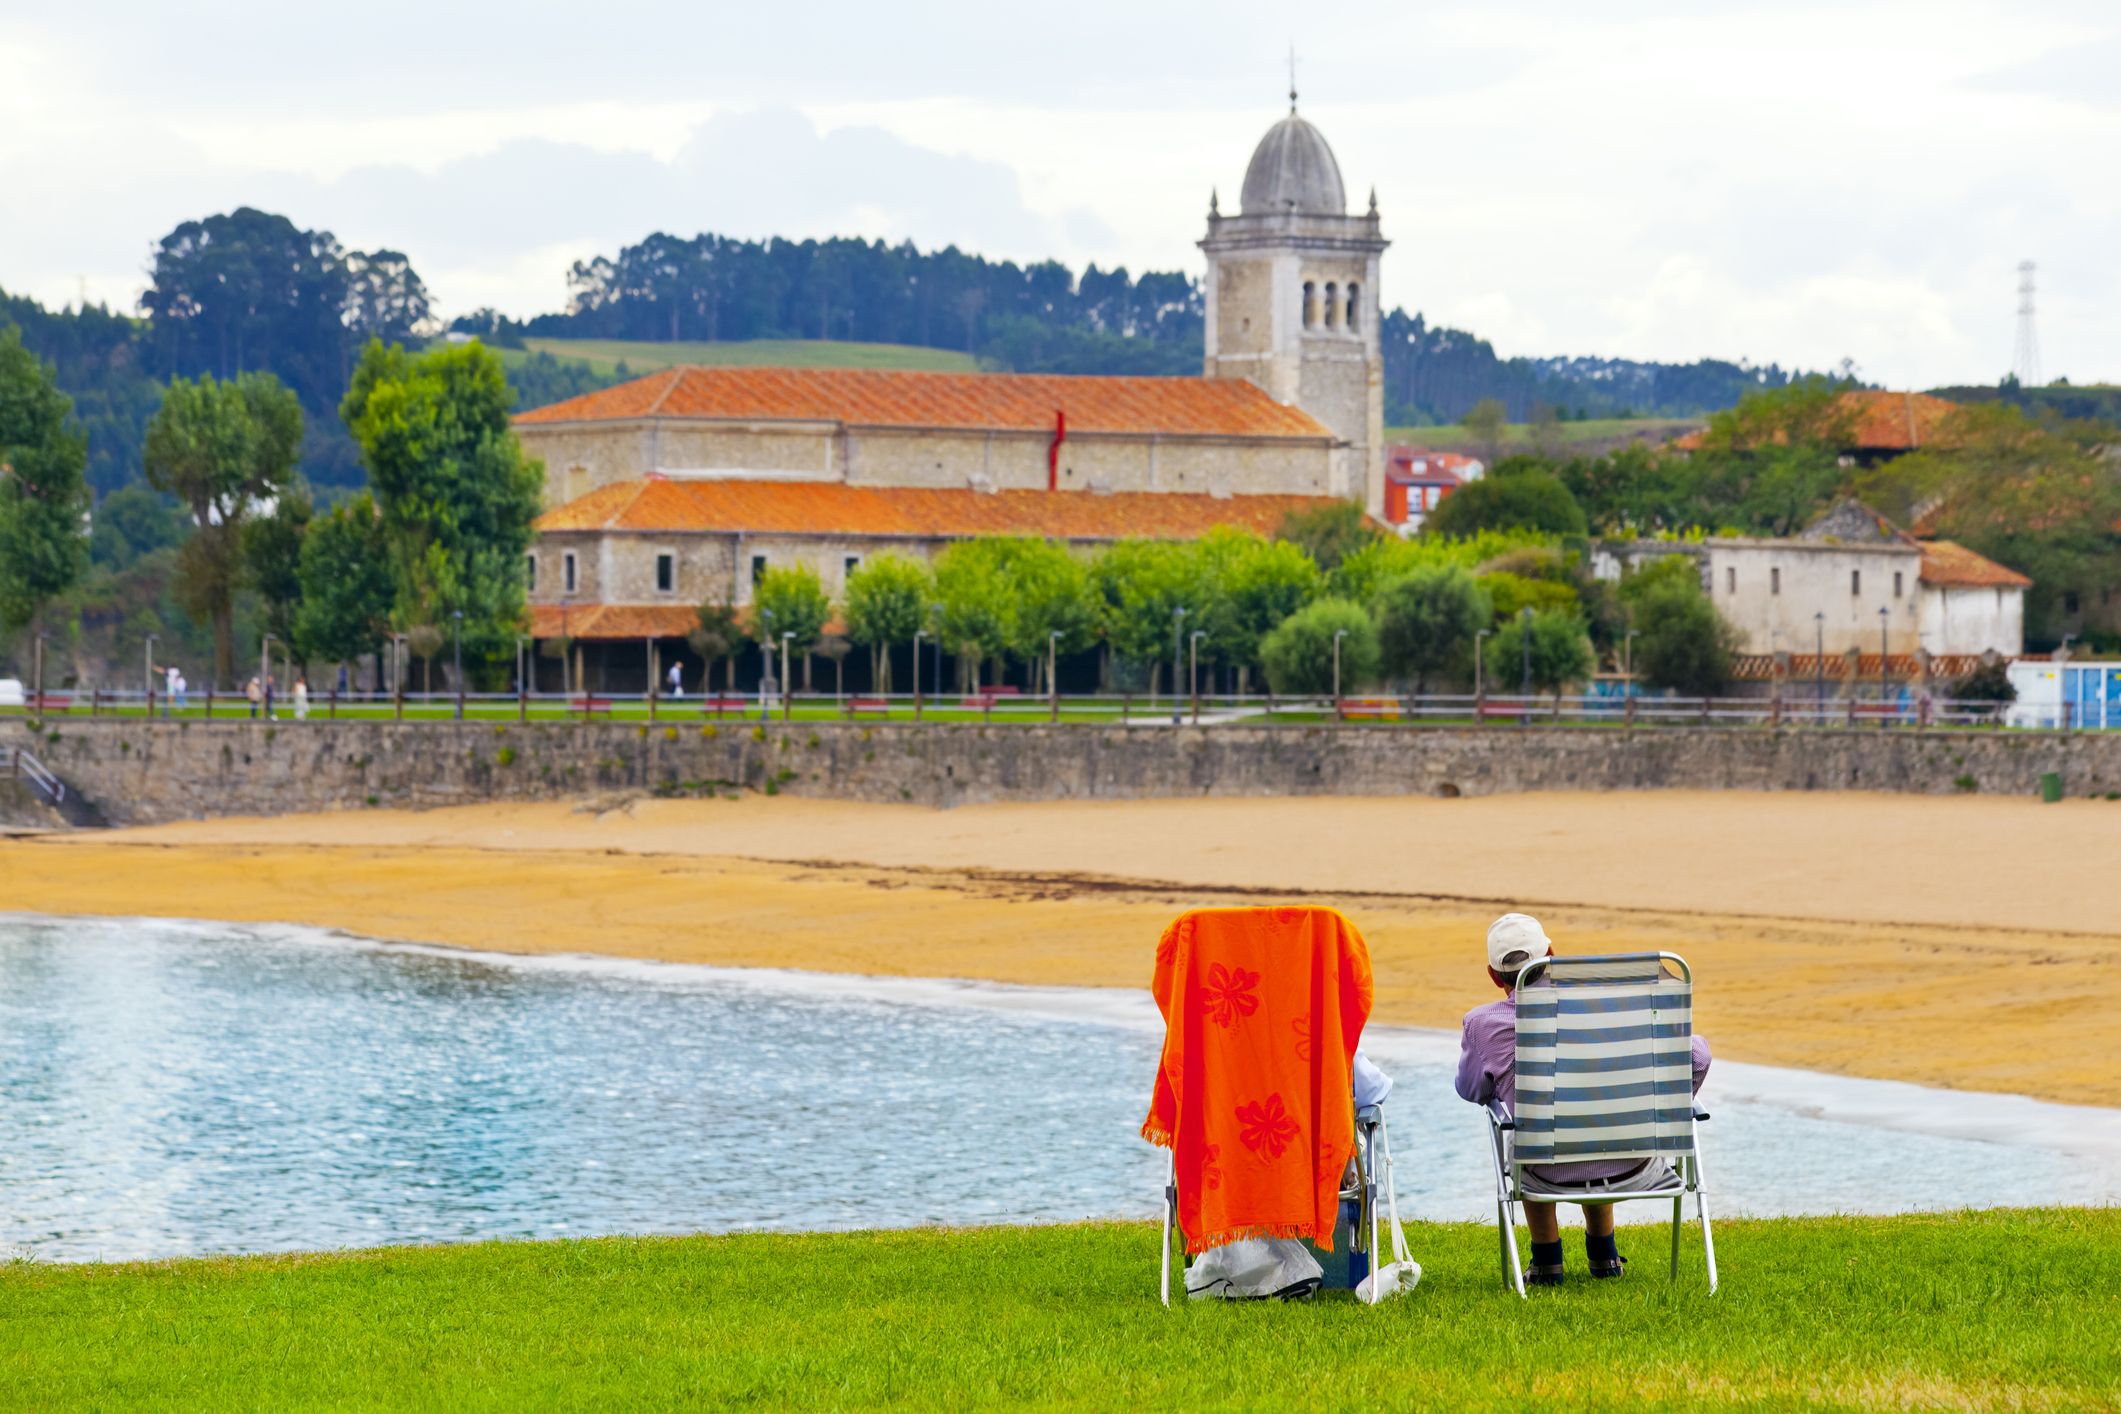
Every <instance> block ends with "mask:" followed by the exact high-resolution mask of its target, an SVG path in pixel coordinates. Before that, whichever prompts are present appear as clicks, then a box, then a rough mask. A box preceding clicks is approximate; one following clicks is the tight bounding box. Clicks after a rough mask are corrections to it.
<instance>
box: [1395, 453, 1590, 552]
mask: <svg viewBox="0 0 2121 1414" xmlns="http://www.w3.org/2000/svg"><path fill="white" fill-rule="evenodd" d="M1588 524H1589V523H1588V522H1587V521H1586V520H1585V518H1584V514H1583V507H1581V506H1579V505H1577V504H1576V498H1575V497H1574V496H1571V495H1570V494H1569V488H1568V487H1566V486H1564V485H1563V484H1562V482H1561V478H1560V477H1558V476H1556V475H1555V474H1554V473H1553V472H1551V471H1545V470H1532V469H1526V470H1521V471H1517V472H1515V473H1514V474H1503V473H1499V472H1498V473H1496V474H1493V475H1489V476H1483V477H1482V478H1481V479H1480V480H1478V481H1474V482H1470V483H1468V484H1466V485H1464V486H1461V487H1459V488H1458V489H1457V490H1456V491H1453V492H1452V493H1451V494H1450V495H1448V496H1446V497H1444V498H1443V502H1442V504H1440V505H1438V506H1437V507H1436V509H1435V510H1433V511H1430V512H1429V514H1428V518H1427V519H1426V520H1424V521H1423V522H1422V527H1421V531H1422V536H1423V538H1425V539H1426V538H1427V537H1429V536H1438V537H1442V538H1444V539H1463V538H1465V537H1467V536H1471V535H1477V534H1479V533H1480V532H1481V531H1484V530H1533V531H1538V532H1541V533H1542V534H1546V535H1582V534H1583V533H1584V532H1585V530H1586V529H1587V528H1588Z"/></svg>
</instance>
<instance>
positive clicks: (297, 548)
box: [243, 482, 315, 661]
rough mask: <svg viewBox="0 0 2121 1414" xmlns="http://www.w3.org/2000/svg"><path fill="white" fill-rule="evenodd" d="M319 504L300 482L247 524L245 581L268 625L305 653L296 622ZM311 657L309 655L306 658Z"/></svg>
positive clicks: (267, 627) (275, 635) (268, 630)
mask: <svg viewBox="0 0 2121 1414" xmlns="http://www.w3.org/2000/svg"><path fill="white" fill-rule="evenodd" d="M314 514H315V507H314V505H313V504H312V503H311V501H310V499H309V492H308V490H307V489H306V488H304V487H303V486H302V485H301V483H300V482H296V483H295V484H294V485H291V486H289V487H288V488H287V490H285V491H283V492H281V493H280V497H279V499H278V500H277V501H276V502H274V504H273V509H272V514H270V515H265V516H258V517H256V518H254V519H252V520H250V521H249V522H248V523H246V524H245V525H244V527H243V583H244V585H245V586H246V587H248V588H249V589H251V590H253V591H254V592H255V593H256V594H257V596H258V601H259V603H260V604H261V605H262V606H263V607H264V610H265V631H266V632H267V633H270V634H271V635H273V636H274V637H275V638H277V639H279V640H280V642H282V643H284V644H286V645H288V648H289V650H290V651H291V652H294V653H296V654H297V655H301V654H302V648H301V644H300V642H299V637H298V635H297V634H296V632H295V622H296V619H297V617H298V615H299V614H300V612H301V607H302V539H303V535H304V532H306V531H307V530H308V529H309V523H310V519H311V517H312V516H313V515H314ZM305 661H306V660H305Z"/></svg>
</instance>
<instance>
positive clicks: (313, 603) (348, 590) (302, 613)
mask: <svg viewBox="0 0 2121 1414" xmlns="http://www.w3.org/2000/svg"><path fill="white" fill-rule="evenodd" d="M295 574H296V579H297V581H298V582H299V586H300V590H301V593H300V596H299V599H298V602H297V607H296V609H295V618H294V641H295V642H296V643H297V644H299V645H300V647H301V652H302V655H303V657H304V658H305V659H308V658H315V659H318V660H320V661H322V662H327V663H350V662H352V661H354V660H355V659H357V658H359V657H361V655H363V654H364V653H369V652H373V651H375V650H376V649H377V648H379V647H380V646H381V645H382V643H383V641H384V639H385V638H386V637H387V636H388V634H389V633H390V610H391V605H392V603H393V601H394V598H395V592H396V586H395V584H394V583H393V581H392V579H391V574H390V555H389V551H388V547H387V546H386V545H385V543H384V539H383V523H382V517H381V516H380V515H379V514H378V513H377V511H376V503H375V501H374V499H373V498H371V497H370V496H369V494H368V493H367V492H365V491H364V492H362V493H361V494H360V495H358V496H356V497H354V498H353V499H352V500H350V501H346V502H344V503H342V504H340V505H338V506H334V507H333V508H332V510H331V513H330V514H329V515H324V516H319V517H317V518H316V519H314V520H312V521H310V523H309V529H308V531H307V533H305V534H304V535H303V536H302V542H301V550H300V552H299V553H298V555H297V557H296V564H295Z"/></svg>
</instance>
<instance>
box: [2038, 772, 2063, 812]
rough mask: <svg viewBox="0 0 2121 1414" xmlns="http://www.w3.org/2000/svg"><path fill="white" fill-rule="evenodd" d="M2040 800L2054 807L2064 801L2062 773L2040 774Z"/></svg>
mask: <svg viewBox="0 0 2121 1414" xmlns="http://www.w3.org/2000/svg"><path fill="white" fill-rule="evenodd" d="M2040 799H2042V800H2043V801H2045V802H2047V803H2048V804H2049V805H2053V804H2054V803H2055V802H2056V801H2058V800H2060V799H2062V773H2061V772H2060V771H2043V772H2041V774H2040Z"/></svg>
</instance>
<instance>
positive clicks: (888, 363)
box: [501, 339, 978, 374]
mask: <svg viewBox="0 0 2121 1414" xmlns="http://www.w3.org/2000/svg"><path fill="white" fill-rule="evenodd" d="M523 343H524V346H525V347H527V348H528V349H530V350H531V351H532V352H534V353H549V354H551V355H552V356H553V357H554V358H566V359H574V360H576V361H578V362H581V363H587V364H589V365H590V366H592V367H594V368H595V369H596V370H597V371H598V372H600V373H607V374H608V373H611V372H612V371H613V370H614V369H616V368H617V366H618V365H619V364H620V363H622V362H623V363H624V364H625V365H626V367H627V369H628V370H629V371H631V372H633V373H653V372H654V371H655V370H656V369H658V368H668V367H670V366H671V365H672V364H677V363H701V364H723V365H730V366H740V367H754V368H756V367H776V368H917V369H931V370H936V371H940V372H945V373H970V372H973V371H974V370H975V369H976V368H977V367H978V365H977V364H976V363H975V362H974V361H973V358H972V355H970V354H968V353H958V352H956V351H954V350H951V349H930V348H920V347H917V346H915V345H912V344H852V343H843V342H840V341H838V340H827V339H747V340H740V341H737V342H733V343H726V344H725V343H715V344H704V343H674V344H662V343H650V342H647V341H644V340H631V339H525V340H524V341H523ZM513 352H514V351H513V350H508V349H504V350H502V351H501V356H502V360H503V362H506V361H507V360H508V358H509V355H510V354H511V353H513ZM515 356H516V357H518V358H520V357H521V355H520V354H517V355H515Z"/></svg>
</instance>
